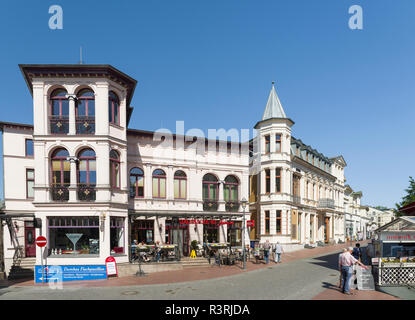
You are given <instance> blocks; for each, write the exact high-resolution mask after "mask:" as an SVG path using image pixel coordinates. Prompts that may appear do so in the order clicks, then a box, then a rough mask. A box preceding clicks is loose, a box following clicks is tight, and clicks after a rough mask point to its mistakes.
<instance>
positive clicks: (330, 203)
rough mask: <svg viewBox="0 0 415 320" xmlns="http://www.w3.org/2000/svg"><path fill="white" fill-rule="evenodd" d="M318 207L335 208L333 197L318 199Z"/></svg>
mask: <svg viewBox="0 0 415 320" xmlns="http://www.w3.org/2000/svg"><path fill="white" fill-rule="evenodd" d="M317 207H318V208H327V209H335V208H336V206H335V205H334V200H333V199H320V200H318V204H317Z"/></svg>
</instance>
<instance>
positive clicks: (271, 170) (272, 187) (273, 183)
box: [270, 168, 275, 194]
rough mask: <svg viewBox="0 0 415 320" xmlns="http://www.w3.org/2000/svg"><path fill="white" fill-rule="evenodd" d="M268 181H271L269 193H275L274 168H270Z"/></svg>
mask: <svg viewBox="0 0 415 320" xmlns="http://www.w3.org/2000/svg"><path fill="white" fill-rule="evenodd" d="M270 173H271V175H270V179H271V193H272V194H274V193H275V168H270Z"/></svg>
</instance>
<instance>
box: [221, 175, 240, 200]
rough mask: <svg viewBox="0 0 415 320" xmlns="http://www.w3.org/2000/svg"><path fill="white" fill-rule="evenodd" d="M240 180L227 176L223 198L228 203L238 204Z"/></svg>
mask: <svg viewBox="0 0 415 320" xmlns="http://www.w3.org/2000/svg"><path fill="white" fill-rule="evenodd" d="M238 185H239V183H238V179H237V178H236V177H234V176H227V177H226V178H225V183H224V186H223V192H224V194H223V197H224V200H225V201H226V202H238Z"/></svg>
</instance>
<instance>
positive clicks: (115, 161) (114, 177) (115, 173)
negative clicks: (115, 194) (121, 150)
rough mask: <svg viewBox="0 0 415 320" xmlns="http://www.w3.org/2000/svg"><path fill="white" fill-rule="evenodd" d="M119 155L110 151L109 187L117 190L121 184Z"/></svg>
mask: <svg viewBox="0 0 415 320" xmlns="http://www.w3.org/2000/svg"><path fill="white" fill-rule="evenodd" d="M120 163H121V162H120V155H119V154H118V152H117V151H115V150H111V151H110V185H111V188H113V189H119V188H120V184H121V181H120V179H121V177H120Z"/></svg>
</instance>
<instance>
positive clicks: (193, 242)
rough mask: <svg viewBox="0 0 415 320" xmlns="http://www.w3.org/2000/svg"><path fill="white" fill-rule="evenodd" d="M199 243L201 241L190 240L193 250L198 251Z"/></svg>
mask: <svg viewBox="0 0 415 320" xmlns="http://www.w3.org/2000/svg"><path fill="white" fill-rule="evenodd" d="M198 244H199V242H198V241H197V240H193V241H192V242H190V248H192V250H195V251H197V249H198Z"/></svg>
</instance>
